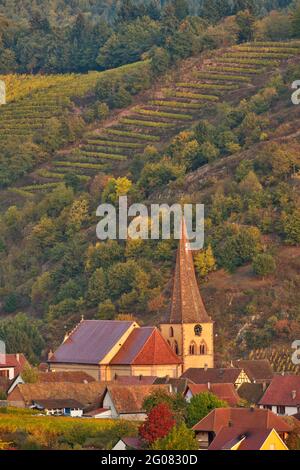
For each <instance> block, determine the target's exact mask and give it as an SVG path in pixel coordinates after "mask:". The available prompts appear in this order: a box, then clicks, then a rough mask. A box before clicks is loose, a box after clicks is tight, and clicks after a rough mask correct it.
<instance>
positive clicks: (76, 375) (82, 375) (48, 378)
mask: <svg viewBox="0 0 300 470" xmlns="http://www.w3.org/2000/svg"><path fill="white" fill-rule="evenodd" d="M38 382H39V383H49V382H73V383H82V384H83V383H88V382H95V379H94V377H92V376H91V375H90V374H87V373H86V372H83V371H76V370H74V371H57V372H39V373H38Z"/></svg>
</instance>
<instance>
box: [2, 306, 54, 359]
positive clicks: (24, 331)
mask: <svg viewBox="0 0 300 470" xmlns="http://www.w3.org/2000/svg"><path fill="white" fill-rule="evenodd" d="M39 326H40V325H39V322H37V321H35V320H33V319H32V318H31V319H29V318H28V317H27V316H26V315H25V314H22V313H19V314H18V315H16V316H15V317H11V318H7V319H5V320H1V321H0V340H2V341H4V342H5V344H6V347H7V352H8V353H16V352H21V351H22V353H24V354H25V356H26V357H27V358H28V360H29V361H33V362H35V361H37V360H38V358H39V357H40V354H41V352H42V349H43V347H44V345H45V343H44V339H43V338H42V336H41V334H40V332H39Z"/></svg>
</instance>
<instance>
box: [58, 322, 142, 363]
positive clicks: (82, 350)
mask: <svg viewBox="0 0 300 470" xmlns="http://www.w3.org/2000/svg"><path fill="white" fill-rule="evenodd" d="M133 323H134V322H131V321H115V320H83V321H82V322H80V323H79V325H77V327H76V328H75V329H74V330H73V332H72V333H71V334H70V336H69V337H68V339H67V340H66V341H64V342H63V343H62V344H61V345H60V346H59V348H58V349H57V350H56V351H55V353H54V355H53V356H52V357H51V358H50V361H49V362H51V363H53V362H58V363H73V364H99V362H100V361H101V360H102V359H103V358H104V357H105V356H106V354H107V353H109V351H111V349H112V348H113V347H114V346H115V344H116V343H117V342H118V341H119V340H120V339H121V337H122V336H123V335H124V334H125V333H126V331H127V330H128V329H129V328H130V327H131V326H132V324H133Z"/></svg>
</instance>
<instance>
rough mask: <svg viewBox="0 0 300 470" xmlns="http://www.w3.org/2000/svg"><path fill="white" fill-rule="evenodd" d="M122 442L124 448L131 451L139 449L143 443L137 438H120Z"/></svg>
mask: <svg viewBox="0 0 300 470" xmlns="http://www.w3.org/2000/svg"><path fill="white" fill-rule="evenodd" d="M122 441H123V442H124V444H125V445H126V447H130V448H131V449H137V450H138V449H141V448H142V446H143V443H142V441H141V439H139V438H138V437H122Z"/></svg>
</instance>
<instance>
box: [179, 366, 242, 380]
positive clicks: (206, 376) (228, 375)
mask: <svg viewBox="0 0 300 470" xmlns="http://www.w3.org/2000/svg"><path fill="white" fill-rule="evenodd" d="M241 372H242V369H237V368H234V367H229V368H227V369H216V368H212V369H203V368H202V369H200V368H196V367H195V368H193V367H192V368H190V369H187V370H186V371H185V372H184V373H183V374H182V376H181V378H187V379H188V380H189V381H190V382H193V383H195V384H207V383H209V382H210V383H231V384H234V383H235V382H236V380H237V378H238V377H239V375H240V373H241Z"/></svg>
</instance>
